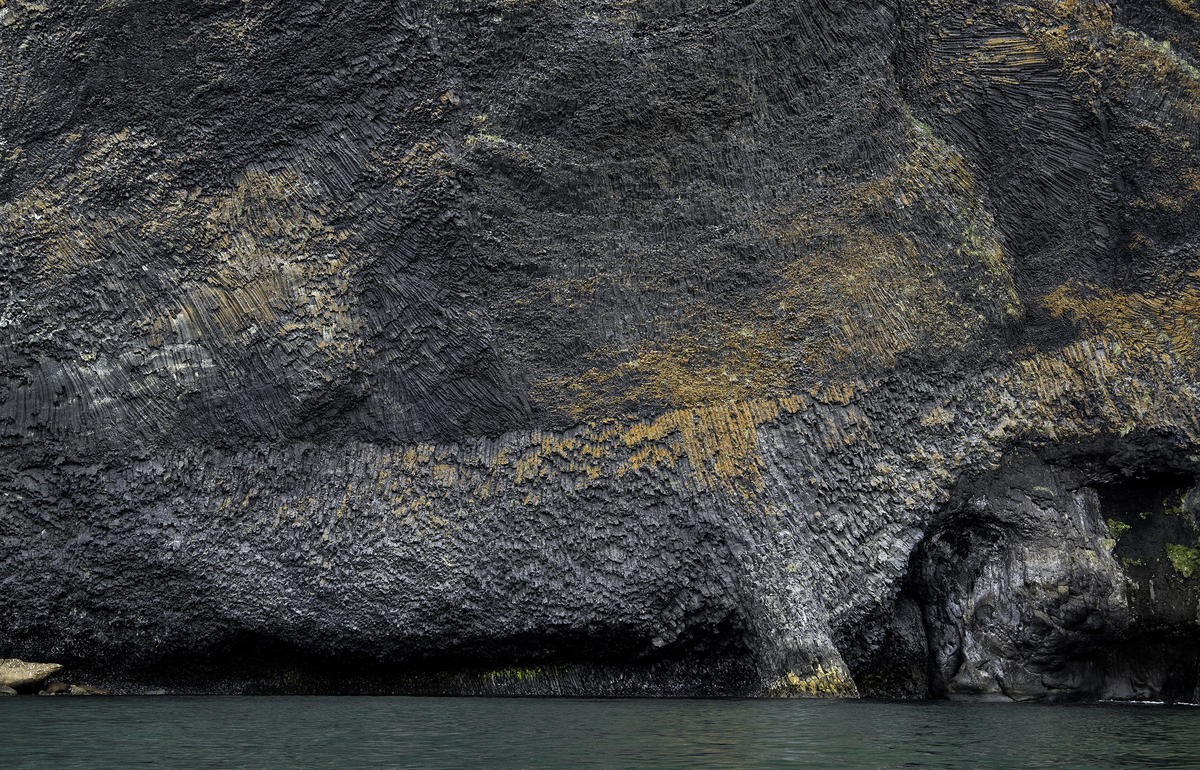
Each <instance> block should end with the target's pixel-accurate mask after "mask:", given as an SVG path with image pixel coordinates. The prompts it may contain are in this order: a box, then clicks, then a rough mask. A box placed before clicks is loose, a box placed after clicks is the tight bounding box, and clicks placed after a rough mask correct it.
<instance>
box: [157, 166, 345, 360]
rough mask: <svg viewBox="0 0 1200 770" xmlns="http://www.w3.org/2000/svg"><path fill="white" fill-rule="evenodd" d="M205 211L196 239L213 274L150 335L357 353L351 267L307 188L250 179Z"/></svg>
mask: <svg viewBox="0 0 1200 770" xmlns="http://www.w3.org/2000/svg"><path fill="white" fill-rule="evenodd" d="M206 208H207V214H206V215H205V217H204V220H203V225H202V229H201V231H200V233H199V235H200V237H201V243H202V245H203V247H204V248H205V250H206V251H207V252H208V254H209V255H211V259H212V262H211V268H210V269H209V271H208V273H207V275H205V277H204V280H203V282H191V283H187V284H185V285H184V286H182V287H181V290H182V296H181V300H180V305H179V307H178V308H177V309H175V311H174V312H173V313H168V314H164V315H161V316H159V317H157V318H154V319H149V320H148V321H147V322H146V324H147V327H148V328H149V330H150V331H151V332H152V333H155V334H157V335H160V336H165V335H167V334H171V333H174V334H178V335H180V336H183V337H185V338H199V337H204V336H210V335H216V336H220V337H222V338H225V339H229V338H236V337H237V336H238V335H245V337H246V339H247V340H248V339H252V338H254V337H255V336H261V335H267V336H272V335H273V336H277V337H279V338H282V339H285V340H287V341H288V342H287V344H289V345H290V346H293V347H295V346H301V345H306V344H311V345H312V346H313V347H315V348H316V349H318V350H321V351H323V352H324V353H325V355H326V356H327V357H346V356H349V355H352V354H353V353H355V352H356V351H357V350H358V348H359V347H360V346H361V340H360V338H359V337H358V324H357V321H356V320H355V319H354V317H353V315H352V314H351V305H352V292H351V288H350V282H351V277H352V270H353V268H352V265H353V262H352V260H351V259H350V255H349V254H348V253H347V252H346V250H345V248H344V247H343V245H342V243H341V239H340V238H339V237H338V236H337V234H336V233H335V232H334V231H333V229H332V227H331V226H330V225H328V224H327V223H326V221H325V220H324V218H323V216H324V215H326V213H327V212H325V211H324V208H323V206H322V205H321V203H320V200H319V199H318V197H317V195H316V192H315V191H314V190H313V189H312V188H311V187H309V186H308V185H307V184H305V183H304V181H303V180H301V179H300V178H299V177H298V176H297V175H296V174H294V173H292V172H281V173H265V172H257V171H251V172H247V173H246V174H245V175H243V176H242V178H241V179H240V180H239V181H238V183H237V184H236V185H235V186H234V187H233V188H232V189H231V190H229V191H228V192H226V193H224V194H222V195H218V196H216V197H214V198H212V199H211V200H210V201H208V205H207V207H206Z"/></svg>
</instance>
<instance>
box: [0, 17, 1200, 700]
mask: <svg viewBox="0 0 1200 770" xmlns="http://www.w3.org/2000/svg"><path fill="white" fill-rule="evenodd" d="M1198 30H1200V6H1198V5H1197V4H1196V3H1195V2H1194V0H1163V1H1161V2H1160V1H1159V0H1142V1H1141V2H1101V1H1100V0H1094V1H1088V0H1073V1H1072V2H1050V1H1049V0H1041V1H1039V2H1012V3H1006V2H981V1H975V2H971V1H970V0H964V2H948V1H946V0H889V1H878V2H872V1H869V0H857V1H856V0H804V1H802V2H796V1H795V0H786V1H785V0H752V1H751V2H744V0H739V1H738V2H726V1H725V0H712V1H711V2H684V1H683V0H578V1H575V0H572V1H571V2H568V1H567V0H474V1H473V0H431V1H430V2H406V3H380V2H376V1H375V0H339V1H338V2H332V1H331V0H244V1H240V2H239V1H236V0H172V1H171V2H159V1H158V0H155V1H153V2H152V1H151V0H103V1H101V0H94V1H89V2H84V1H83V0H64V1H63V2H34V1H33V0H7V2H2V1H0V54H2V56H3V67H2V68H0V83H2V86H0V87H2V89H3V95H4V97H5V98H4V107H3V113H2V118H0V120H2V123H0V244H2V246H0V266H2V269H3V270H4V288H3V292H4V294H3V296H2V297H0V373H2V375H3V380H2V383H3V384H2V385H0V401H2V404H0V440H2V447H3V449H2V452H3V455H2V456H3V464H2V466H0V494H2V495H3V497H2V498H0V499H2V501H3V502H2V505H0V544H2V545H0V548H2V550H0V597H2V599H3V607H4V612H3V613H0V655H12V656H21V657H33V658H37V659H47V658H49V659H54V660H61V661H63V662H67V663H70V664H72V665H73V666H74V667H75V668H76V669H86V670H88V671H90V672H91V673H92V674H93V679H94V680H95V681H98V682H102V683H103V682H108V683H114V682H115V683H117V685H118V686H120V684H121V683H122V682H124V683H126V685H125V686H128V687H137V686H166V687H168V688H177V689H184V690H186V689H199V690H224V689H229V690H242V691H259V690H271V691H277V690H291V691H303V690H306V689H318V690H320V689H334V690H365V691H406V692H500V693H572V694H583V693H601V694H622V693H625V694H640V693H645V694H751V695H767V694H771V695H788V694H797V695H854V694H869V695H884V696H904V697H923V696H926V695H930V694H932V695H943V694H948V695H957V694H963V695H967V694H970V695H984V696H995V695H1003V696H1008V697H1013V698H1039V697H1051V698H1058V697H1116V698H1151V699H1160V698H1165V699H1182V700H1196V699H1200V695H1198V693H1197V684H1198V683H1197V672H1198V668H1200V664H1198V659H1197V652H1196V650H1197V649H1198V646H1197V644H1196V642H1197V624H1198V623H1200V618H1198V614H1200V604H1198V602H1200V550H1197V549H1200V542H1198V538H1200V529H1198V525H1197V508H1198V505H1197V503H1196V500H1197V499H1200V493H1197V492H1196V491H1195V482H1196V474H1197V471H1198V461H1200V454H1198V452H1200V423H1198V421H1197V416H1198V413H1200V410H1198V406H1200V401H1198V397H1200V389H1198V387H1197V384H1196V374H1197V364H1198V363H1200V360H1198V357H1197V356H1198V348H1197V343H1198V341H1200V340H1198V335H1200V315H1198V313H1200V271H1198V268H1200V257H1198V248H1200V237H1198V234H1200V158H1198V156H1197V152H1196V143H1197V142H1200V133H1198V130H1200V71H1198V70H1197V69H1196V65H1197V64H1198V63H1200V32H1198Z"/></svg>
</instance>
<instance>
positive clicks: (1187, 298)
mask: <svg viewBox="0 0 1200 770" xmlns="http://www.w3.org/2000/svg"><path fill="white" fill-rule="evenodd" d="M1189 278H1190V279H1192V280H1190V281H1189V282H1188V283H1187V284H1186V285H1185V286H1184V287H1183V288H1182V289H1180V290H1178V291H1171V290H1164V291H1162V293H1158V294H1150V293H1137V292H1131V293H1122V292H1115V291H1112V290H1111V289H1105V288H1101V287H1096V286H1089V285H1085V284H1067V285H1064V286H1060V287H1059V288H1058V289H1056V290H1055V291H1053V292H1052V293H1051V294H1049V295H1048V296H1047V297H1046V298H1045V300H1044V304H1045V306H1046V308H1047V309H1048V310H1049V311H1050V312H1051V313H1053V314H1054V315H1056V316H1060V317H1061V316H1066V317H1069V318H1071V319H1072V320H1074V321H1076V322H1078V323H1080V324H1083V325H1084V326H1086V327H1087V328H1088V330H1089V331H1091V332H1093V333H1095V334H1098V335H1100V336H1101V337H1102V338H1104V339H1106V340H1108V341H1110V342H1115V343H1117V344H1118V345H1119V346H1123V347H1124V348H1125V349H1127V350H1129V351H1130V352H1132V353H1134V354H1145V353H1159V352H1162V351H1164V350H1169V352H1170V353H1171V354H1172V355H1173V356H1174V357H1175V358H1176V360H1177V361H1178V362H1179V363H1182V364H1186V365H1188V366H1190V367H1195V366H1197V364H1200V360H1198V358H1197V355H1198V354H1200V285H1198V284H1197V282H1196V280H1195V279H1198V278H1200V272H1198V273H1197V274H1193V275H1191V276H1189Z"/></svg>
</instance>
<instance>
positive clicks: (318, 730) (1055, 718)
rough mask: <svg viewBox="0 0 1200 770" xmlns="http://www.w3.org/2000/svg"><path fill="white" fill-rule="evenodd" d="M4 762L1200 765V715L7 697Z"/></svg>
mask: <svg viewBox="0 0 1200 770" xmlns="http://www.w3.org/2000/svg"><path fill="white" fill-rule="evenodd" d="M0 767H3V768H12V769H15V768H56V769H57V770H63V769H66V768H85V767H86V768H138V767H180V768H289V769H290V768H390V767H397V768H400V767H403V768H475V767H489V768H490V767H499V768H510V767H511V768H579V767H612V768H639V767H646V768H667V767H671V768H674V767H678V768H691V767H721V768H781V767H820V768H842V767H863V768H875V767H889V768H890V767H928V768H940V767H955V768H958V767H968V768H988V767H1012V768H1018V767H1019V768H1029V767H1053V768H1106V767H1113V768H1133V767H1192V768H1200V709H1195V708H1167V707H1160V706H1115V705H1099V706H1034V705H1012V704H982V703H981V704H964V703H920V704H900V703H863V702H821V701H750V700H657V701H656V700H560V699H499V698H357V697H324V698H317V697H312V698H309V697H224V698H207V697H205V698H175V697H156V698H133V697H124V698H69V697H57V698H39V697H32V696H31V697H18V698H13V697H9V698H0Z"/></svg>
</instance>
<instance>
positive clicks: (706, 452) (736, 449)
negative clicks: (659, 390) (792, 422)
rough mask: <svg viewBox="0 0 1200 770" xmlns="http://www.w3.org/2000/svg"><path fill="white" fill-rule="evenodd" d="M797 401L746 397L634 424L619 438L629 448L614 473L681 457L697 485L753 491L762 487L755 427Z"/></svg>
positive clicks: (793, 409)
mask: <svg viewBox="0 0 1200 770" xmlns="http://www.w3.org/2000/svg"><path fill="white" fill-rule="evenodd" d="M801 405H802V402H800V401H799V400H797V399H795V398H791V399H786V400H770V401H764V400H757V401H746V402H740V403H735V404H727V405H721V406H712V407H700V408H696V409H679V410H673V411H671V412H667V413H666V414H663V415H661V416H659V417H658V418H656V419H655V420H653V421H651V422H639V423H635V424H634V425H632V426H630V427H629V429H628V430H626V431H625V433H624V435H623V436H622V437H621V441H622V443H624V444H625V446H627V447H629V448H630V449H632V450H633V452H632V454H630V456H629V458H628V459H627V460H626V461H625V462H624V463H622V464H621V466H620V467H619V469H618V470H617V475H618V476H623V475H625V474H627V473H636V472H638V471H640V470H642V469H643V468H647V467H655V466H658V465H673V464H674V463H675V462H677V461H678V460H679V459H681V458H686V459H687V462H688V466H689V468H690V469H691V472H692V476H693V477H694V478H695V479H696V481H697V482H698V483H699V484H700V486H702V487H704V488H709V489H724V490H726V491H728V492H731V493H735V494H738V495H741V496H743V497H751V496H754V495H756V494H757V493H758V492H761V491H762V489H763V478H762V457H761V454H760V452H759V446H758V427H759V426H760V425H764V424H767V423H770V422H773V421H775V420H777V419H779V417H780V416H782V415H783V414H784V413H785V412H787V413H794V412H796V411H798V410H799V409H800V408H801Z"/></svg>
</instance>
